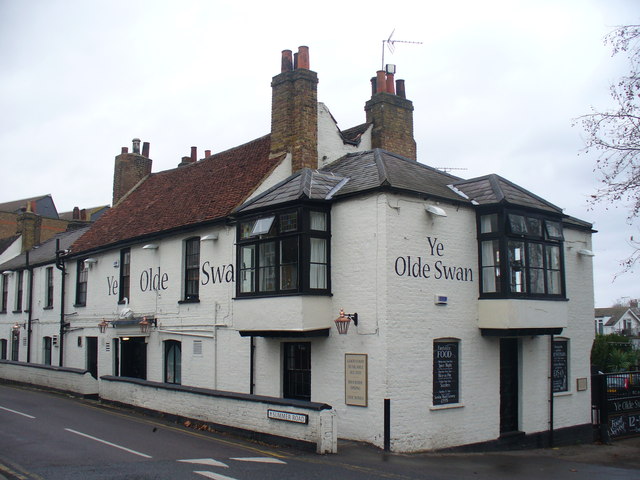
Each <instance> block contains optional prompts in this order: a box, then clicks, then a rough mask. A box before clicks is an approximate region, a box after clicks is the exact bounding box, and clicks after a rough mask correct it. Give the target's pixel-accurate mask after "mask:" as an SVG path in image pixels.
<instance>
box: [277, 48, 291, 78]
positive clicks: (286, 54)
mask: <svg viewBox="0 0 640 480" xmlns="http://www.w3.org/2000/svg"><path fill="white" fill-rule="evenodd" d="M292 55H293V53H292V52H291V50H283V51H282V66H281V69H280V71H281V72H282V73H284V72H290V71H291V70H293V59H292Z"/></svg>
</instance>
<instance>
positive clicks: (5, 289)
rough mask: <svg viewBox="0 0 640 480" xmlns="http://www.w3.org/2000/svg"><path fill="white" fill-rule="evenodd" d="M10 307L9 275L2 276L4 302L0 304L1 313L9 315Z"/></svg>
mask: <svg viewBox="0 0 640 480" xmlns="http://www.w3.org/2000/svg"><path fill="white" fill-rule="evenodd" d="M8 305H9V275H7V274H4V273H3V274H2V300H1V303H0V313H7V308H8Z"/></svg>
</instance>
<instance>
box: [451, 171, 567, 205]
mask: <svg viewBox="0 0 640 480" xmlns="http://www.w3.org/2000/svg"><path fill="white" fill-rule="evenodd" d="M452 185H453V187H455V188H456V189H458V190H460V191H461V192H462V193H464V194H465V195H466V196H467V197H469V199H470V200H473V201H475V202H477V203H478V204H479V205H492V204H497V203H501V202H507V203H509V204H512V205H519V206H523V207H529V208H536V209H539V210H545V211H548V212H553V213H560V214H561V213H562V209H561V208H560V207H557V206H555V205H554V204H552V203H550V202H547V201H546V200H544V199H543V198H540V197H538V196H537V195H535V194H533V193H531V192H530V191H528V190H526V189H524V188H522V187H520V186H518V185H516V184H514V183H511V182H510V181H509V180H507V179H505V178H502V177H501V176H499V175H495V174H491V175H486V176H484V177H478V178H472V179H470V180H461V181H458V182H453V183H452Z"/></svg>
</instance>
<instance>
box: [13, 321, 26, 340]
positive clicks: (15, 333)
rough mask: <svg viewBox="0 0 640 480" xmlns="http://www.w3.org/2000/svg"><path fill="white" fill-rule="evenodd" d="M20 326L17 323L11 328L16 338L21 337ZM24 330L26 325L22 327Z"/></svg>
mask: <svg viewBox="0 0 640 480" xmlns="http://www.w3.org/2000/svg"><path fill="white" fill-rule="evenodd" d="M20 326H21V325H20V324H19V323H18V322H16V323H14V324H13V327H11V331H12V332H13V334H14V335H15V336H16V337H19V336H20ZM22 328H24V325H22Z"/></svg>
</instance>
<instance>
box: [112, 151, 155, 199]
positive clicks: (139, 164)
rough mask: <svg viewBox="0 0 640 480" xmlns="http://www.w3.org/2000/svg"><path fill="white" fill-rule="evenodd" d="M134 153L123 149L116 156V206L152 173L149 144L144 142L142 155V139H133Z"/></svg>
mask: <svg viewBox="0 0 640 480" xmlns="http://www.w3.org/2000/svg"><path fill="white" fill-rule="evenodd" d="M132 142H133V148H132V150H133V151H132V153H129V151H128V148H127V147H122V153H120V155H117V156H116V160H115V166H114V169H113V203H112V205H113V206H115V205H116V204H117V203H118V202H119V201H120V200H121V199H122V197H124V196H125V195H126V194H127V193H128V192H129V191H130V190H131V189H132V188H133V187H135V186H136V185H137V184H138V183H139V182H140V180H142V179H143V178H145V177H146V176H147V175H149V174H150V173H151V164H152V160H151V159H150V158H149V143H148V142H144V144H143V146H142V154H140V139H138V138H134V139H133V141H132Z"/></svg>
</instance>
